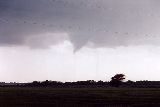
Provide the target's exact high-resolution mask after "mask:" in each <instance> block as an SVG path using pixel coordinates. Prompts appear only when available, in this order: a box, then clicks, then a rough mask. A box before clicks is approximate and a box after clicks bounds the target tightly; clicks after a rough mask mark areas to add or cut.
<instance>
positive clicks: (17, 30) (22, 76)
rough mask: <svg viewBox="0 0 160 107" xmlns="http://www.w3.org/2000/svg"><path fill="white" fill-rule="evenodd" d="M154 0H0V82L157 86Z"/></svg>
mask: <svg viewBox="0 0 160 107" xmlns="http://www.w3.org/2000/svg"><path fill="white" fill-rule="evenodd" d="M159 4H160V1H159V0H0V81H5V82H10V81H12V82H14V81H15V82H31V81H34V80H38V81H43V80H53V81H63V82H65V81H82V80H96V81H98V80H103V81H109V80H110V78H111V77H112V76H114V75H115V74H117V73H123V74H125V75H126V80H133V81H137V80H152V81H160V79H159V75H160V66H159V65H160V30H159V28H160V7H159Z"/></svg>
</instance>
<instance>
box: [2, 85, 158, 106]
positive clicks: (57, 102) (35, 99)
mask: <svg viewBox="0 0 160 107" xmlns="http://www.w3.org/2000/svg"><path fill="white" fill-rule="evenodd" d="M48 106H49V107H63V106H65V107H66V106H67V107H160V89H152V88H148V89H147V88H0V107H48Z"/></svg>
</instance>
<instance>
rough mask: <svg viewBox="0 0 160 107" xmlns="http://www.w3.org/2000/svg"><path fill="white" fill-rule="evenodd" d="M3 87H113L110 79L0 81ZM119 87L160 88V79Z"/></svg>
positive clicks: (125, 83) (122, 84)
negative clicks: (28, 81)
mask: <svg viewBox="0 0 160 107" xmlns="http://www.w3.org/2000/svg"><path fill="white" fill-rule="evenodd" d="M0 86H1V87H55V88H88V87H89V88H90V87H91V88H98V87H102V88H103V87H104V88H107V87H111V85H110V82H109V81H105V82H104V81H94V80H87V81H77V82H60V81H49V80H46V81H33V82H31V83H15V82H14V83H5V82H0ZM119 87H124V88H125V87H131V88H160V81H147V80H145V81H135V82H134V81H131V80H128V81H126V82H122V83H121V85H120V86H119Z"/></svg>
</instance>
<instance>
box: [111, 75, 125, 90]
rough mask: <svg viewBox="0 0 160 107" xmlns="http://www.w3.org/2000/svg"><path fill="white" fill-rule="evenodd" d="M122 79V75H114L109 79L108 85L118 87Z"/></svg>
mask: <svg viewBox="0 0 160 107" xmlns="http://www.w3.org/2000/svg"><path fill="white" fill-rule="evenodd" d="M124 79H125V75H124V74H116V75H115V76H114V77H112V78H111V81H110V85H111V86H114V87H119V86H120V85H121V84H122V82H123V80H124Z"/></svg>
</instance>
